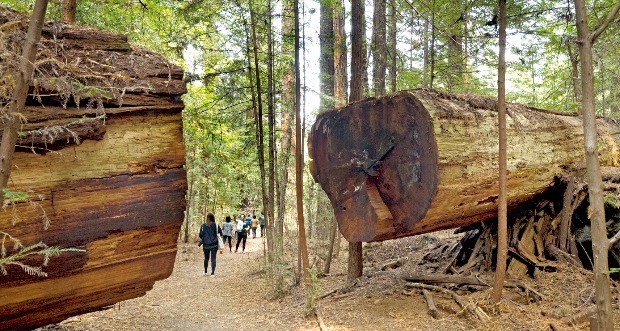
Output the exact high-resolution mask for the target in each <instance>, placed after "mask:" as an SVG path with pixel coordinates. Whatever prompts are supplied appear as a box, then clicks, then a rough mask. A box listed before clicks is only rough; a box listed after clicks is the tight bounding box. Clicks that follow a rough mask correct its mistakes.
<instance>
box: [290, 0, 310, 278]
mask: <svg viewBox="0 0 620 331" xmlns="http://www.w3.org/2000/svg"><path fill="white" fill-rule="evenodd" d="M293 7H294V10H295V114H296V116H295V135H296V137H297V139H300V138H301V79H300V72H299V0H294V5H293ZM302 157H303V153H302V144H300V143H299V142H298V143H297V144H295V191H296V193H297V194H296V195H297V226H298V227H299V231H298V233H299V239H298V240H299V254H300V255H301V259H300V260H301V264H302V269H303V274H302V275H303V277H302V281H303V284H304V285H306V286H308V285H309V283H310V270H309V269H310V261H309V260H308V244H307V243H306V226H305V224H304V205H303V193H304V186H303V172H302V170H303V168H302V167H303V159H302Z"/></svg>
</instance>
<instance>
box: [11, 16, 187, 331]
mask: <svg viewBox="0 0 620 331" xmlns="http://www.w3.org/2000/svg"><path fill="white" fill-rule="evenodd" d="M3 10H4V9H2V8H0V21H6V20H11V19H16V18H19V17H20V16H19V15H18V14H16V13H14V12H12V11H8V12H3ZM7 13H8V14H7ZM3 15H5V16H3ZM41 44H42V45H44V46H43V48H42V50H41V51H40V52H39V54H38V57H37V63H38V64H40V65H44V66H45V65H47V67H45V68H47V69H52V68H51V67H49V64H54V63H65V64H66V63H72V64H74V65H75V66H76V67H78V68H80V70H82V69H83V70H86V71H88V72H91V73H97V75H95V74H93V77H95V76H96V83H97V86H99V87H102V86H103V88H104V89H105V92H106V93H105V94H103V95H98V96H96V97H95V98H94V99H96V100H89V99H88V97H87V96H84V95H82V96H81V99H79V100H78V99H76V98H69V99H66V98H65V99H64V100H63V99H62V98H59V97H55V96H59V95H62V94H63V93H64V91H62V90H60V89H59V88H61V87H62V84H58V80H55V79H54V77H49V76H48V77H43V78H40V79H38V80H37V81H38V84H39V85H38V87H37V88H35V87H34V86H33V87H32V88H31V92H32V93H36V92H38V93H41V92H45V94H46V95H44V96H42V97H40V98H32V97H31V98H29V100H28V102H27V107H26V109H25V111H24V113H23V115H24V117H25V118H26V119H27V120H28V121H27V122H26V123H24V125H23V126H22V132H21V134H20V140H19V142H18V148H17V150H16V151H17V152H16V153H15V156H14V160H13V165H14V166H13V169H12V173H11V179H10V182H9V186H8V189H9V190H11V191H17V192H25V193H27V194H28V196H29V197H30V198H29V201H24V202H18V203H16V204H14V205H9V206H7V207H6V208H5V209H4V210H3V211H2V212H1V213H0V231H1V232H2V233H9V234H10V235H11V236H13V237H15V238H18V239H19V240H21V242H22V243H23V244H24V245H25V246H28V245H32V244H35V243H38V242H44V243H45V244H47V245H58V246H61V247H77V248H82V249H84V250H85V252H84V253H81V252H72V253H65V254H62V255H61V256H59V257H53V258H51V260H50V262H49V265H47V266H45V267H44V268H43V271H45V272H46V273H47V274H48V276H47V277H37V276H30V275H27V274H26V273H24V272H23V271H22V270H21V269H20V268H19V267H16V266H9V267H7V269H6V271H7V275H0V329H28V328H35V327H38V326H42V325H46V324H50V323H54V322H59V321H61V320H63V319H65V318H67V317H70V316H73V315H77V314H81V313H86V312H90V311H93V310H98V309H101V308H102V307H105V306H109V305H112V304H114V303H116V302H119V301H122V300H126V299H130V298H135V297H138V296H141V295H144V294H145V293H146V292H147V291H148V290H150V289H151V288H152V286H153V284H154V283H155V281H157V280H161V279H165V278H166V277H168V276H169V275H170V273H171V272H172V268H173V265H174V260H175V256H176V246H177V239H178V234H179V229H180V225H181V223H182V221H183V213H184V210H185V192H186V188H187V183H186V176H185V170H184V164H185V155H184V146H183V130H182V117H181V111H182V109H183V103H182V102H181V100H180V96H181V94H183V93H185V91H186V90H185V85H184V83H183V82H182V80H181V78H182V70H181V69H180V68H179V67H177V66H175V65H173V64H171V63H168V62H167V61H165V59H164V58H163V57H162V56H160V55H157V54H154V53H150V52H147V51H144V50H138V49H132V47H130V45H129V44H128V43H127V39H126V38H125V37H124V36H120V35H116V34H112V33H108V32H100V31H96V30H93V29H89V28H84V27H76V26H66V25H63V24H60V23H46V26H45V28H44V34H43V40H42V42H41ZM51 44H54V45H56V46H59V45H61V46H62V47H46V46H45V45H51ZM51 50H54V51H53V52H52V51H51ZM55 71H56V72H59V74H61V75H62V77H59V79H66V80H67V81H69V80H70V79H72V78H71V77H72V76H71V74H72V72H71V71H62V68H60V67H59V68H55ZM49 72H54V70H50V71H49ZM93 79H94V78H93ZM49 82H56V84H48V83H49ZM89 82H90V81H89V80H86V81H82V83H84V84H85V85H88V83H89ZM93 82H94V81H93ZM50 95H51V97H50ZM91 101H94V102H95V103H94V105H95V106H92V107H91V105H93V104H92V103H91ZM97 104H99V105H100V106H103V107H100V106H97ZM34 152H36V153H34ZM44 218H47V219H49V221H50V224H49V227H48V228H47V229H44V222H43V219H44ZM5 239H6V238H5ZM7 248H8V249H9V250H10V249H12V247H11V246H9V245H8V244H7ZM9 253H10V251H9ZM24 262H25V263H27V264H29V265H33V266H38V265H41V263H42V260H41V259H37V258H34V259H29V260H26V261H24Z"/></svg>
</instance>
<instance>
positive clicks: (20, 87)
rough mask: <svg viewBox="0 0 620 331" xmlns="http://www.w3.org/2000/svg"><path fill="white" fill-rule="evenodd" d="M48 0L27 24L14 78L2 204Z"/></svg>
mask: <svg viewBox="0 0 620 331" xmlns="http://www.w3.org/2000/svg"><path fill="white" fill-rule="evenodd" d="M47 3H48V1H47V0H37V2H36V3H35V4H34V8H33V10H32V16H31V17H30V22H29V23H28V32H26V40H25V41H24V46H23V47H22V58H21V62H20V64H19V71H18V72H17V74H16V75H15V87H14V89H13V96H12V98H11V101H10V103H9V107H8V109H7V112H6V114H5V119H4V123H3V132H2V142H1V143H0V187H1V188H2V190H1V191H0V201H2V200H4V188H6V185H7V183H8V182H9V177H10V176H11V164H12V162H13V153H14V152H15V144H16V143H17V136H18V135H17V133H18V131H19V128H20V127H21V121H20V117H19V114H21V113H22V112H23V111H24V107H25V106H26V98H27V97H28V89H29V87H30V82H31V81H32V73H33V72H34V59H35V58H36V55H37V44H38V43H39V40H40V39H41V30H42V29H43V21H44V20H45V11H46V10H47Z"/></svg>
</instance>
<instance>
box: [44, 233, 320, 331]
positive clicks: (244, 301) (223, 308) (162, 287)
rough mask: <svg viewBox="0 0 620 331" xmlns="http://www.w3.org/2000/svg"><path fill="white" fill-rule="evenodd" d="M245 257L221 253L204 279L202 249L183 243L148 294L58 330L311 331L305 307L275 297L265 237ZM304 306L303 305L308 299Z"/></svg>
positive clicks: (67, 322)
mask: <svg viewBox="0 0 620 331" xmlns="http://www.w3.org/2000/svg"><path fill="white" fill-rule="evenodd" d="M247 244H248V246H247V247H246V251H245V253H244V254H235V253H234V242H233V253H229V252H228V250H226V251H225V252H224V253H223V254H218V257H217V269H216V276H215V278H211V277H208V276H204V275H203V259H204V255H203V253H202V249H201V248H199V247H198V246H197V245H189V244H187V245H186V244H179V251H178V253H177V259H176V263H175V267H174V271H173V273H172V275H171V276H170V277H169V278H168V279H165V280H163V281H159V282H157V283H156V284H155V286H154V287H153V289H152V290H151V291H149V292H148V293H147V294H146V295H145V296H143V297H140V298H136V299H132V300H127V301H123V302H121V303H119V304H116V305H115V306H114V307H113V308H111V309H107V310H104V311H100V312H94V313H90V314H85V315H80V316H76V317H72V318H69V319H67V320H65V321H63V322H62V323H60V324H58V325H56V326H54V327H48V328H47V329H48V330H49V329H52V330H214V331H216V330H295V329H297V330H308V329H314V328H317V327H316V322H315V321H314V320H312V319H305V318H304V312H303V304H294V305H291V304H282V303H281V302H280V301H279V300H272V299H270V296H269V286H267V285H268V284H267V283H266V280H265V277H262V273H261V271H260V270H261V268H260V263H261V259H262V257H263V248H262V245H263V240H262V238H256V239H248V241H247ZM302 303H303V301H302Z"/></svg>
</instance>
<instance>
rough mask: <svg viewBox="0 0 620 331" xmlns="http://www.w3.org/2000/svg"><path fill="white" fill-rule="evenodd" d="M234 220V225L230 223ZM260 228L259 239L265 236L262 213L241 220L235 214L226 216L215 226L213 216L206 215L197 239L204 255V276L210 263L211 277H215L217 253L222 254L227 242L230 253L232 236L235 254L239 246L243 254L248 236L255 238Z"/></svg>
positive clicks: (210, 214)
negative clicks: (234, 239)
mask: <svg viewBox="0 0 620 331" xmlns="http://www.w3.org/2000/svg"><path fill="white" fill-rule="evenodd" d="M232 220H234V223H233V222H232ZM233 224H234V225H233ZM259 226H260V237H264V235H265V216H264V215H263V213H261V214H260V216H259V217H258V218H257V217H256V215H252V216H251V217H250V214H248V215H247V216H246V215H245V214H243V215H241V218H237V215H236V214H233V217H232V219H231V217H230V216H229V215H227V216H226V217H225V218H224V222H222V223H221V224H219V225H218V224H217V223H216V222H215V215H213V213H208V214H207V218H206V220H205V222H204V223H203V224H202V225H201V226H200V232H199V233H198V237H199V238H200V241H199V242H198V246H202V250H203V252H204V254H205V259H204V269H205V273H204V275H205V276H206V275H209V271H208V265H209V260H210V261H211V273H210V275H211V277H215V266H216V264H217V262H216V259H217V251H218V250H219V251H220V254H222V252H223V250H224V248H225V247H226V242H228V250H229V252H230V253H232V238H233V234H234V237H235V238H236V244H235V253H238V252H239V244H241V253H245V244H246V241H247V239H248V235H251V236H252V238H256V232H257V230H258V227H259Z"/></svg>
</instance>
